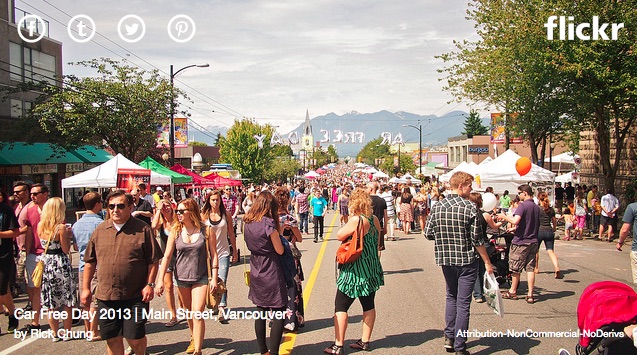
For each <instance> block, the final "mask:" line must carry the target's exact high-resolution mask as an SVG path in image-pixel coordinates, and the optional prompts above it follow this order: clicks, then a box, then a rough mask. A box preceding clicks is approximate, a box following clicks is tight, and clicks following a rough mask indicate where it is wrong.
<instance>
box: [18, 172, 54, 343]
mask: <svg viewBox="0 0 637 355" xmlns="http://www.w3.org/2000/svg"><path fill="white" fill-rule="evenodd" d="M30 196H31V200H32V201H33V203H32V204H31V205H30V206H29V207H28V208H27V212H26V218H25V219H24V220H23V222H22V223H24V225H26V226H27V231H26V238H25V242H24V245H25V250H26V253H27V261H26V268H27V280H26V281H27V293H28V294H29V301H30V302H31V307H32V309H33V311H34V312H35V313H33V316H34V317H33V320H32V321H31V323H30V324H27V325H26V326H25V327H24V328H22V330H23V331H25V330H26V331H28V332H29V333H30V332H31V330H32V329H38V330H39V329H40V308H41V306H40V288H39V287H35V285H34V284H33V280H32V279H31V275H33V271H34V270H35V265H36V263H37V260H36V258H37V257H38V255H41V254H42V253H44V248H43V247H42V243H40V238H39V237H38V224H39V223H40V214H41V213H42V207H44V203H45V202H46V201H47V200H48V199H49V188H48V187H47V186H46V185H44V184H39V183H38V184H34V185H33V186H31V193H30Z"/></svg>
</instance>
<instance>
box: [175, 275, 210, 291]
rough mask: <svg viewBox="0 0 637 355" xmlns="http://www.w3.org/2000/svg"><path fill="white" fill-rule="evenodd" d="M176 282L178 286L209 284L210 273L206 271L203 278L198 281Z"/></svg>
mask: <svg viewBox="0 0 637 355" xmlns="http://www.w3.org/2000/svg"><path fill="white" fill-rule="evenodd" d="M175 284H176V285H177V287H181V288H191V287H192V286H194V285H207V284H208V273H204V274H203V276H201V278H199V280H197V281H179V280H175Z"/></svg>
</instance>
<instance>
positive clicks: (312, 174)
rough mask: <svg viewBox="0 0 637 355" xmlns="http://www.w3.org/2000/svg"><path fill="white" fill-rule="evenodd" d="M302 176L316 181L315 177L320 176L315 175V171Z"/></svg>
mask: <svg viewBox="0 0 637 355" xmlns="http://www.w3.org/2000/svg"><path fill="white" fill-rule="evenodd" d="M303 176H305V177H306V178H308V179H316V178H317V177H319V176H321V175H320V174H319V173H317V172H316V171H314V170H310V171H308V172H307V173H305V175H303Z"/></svg>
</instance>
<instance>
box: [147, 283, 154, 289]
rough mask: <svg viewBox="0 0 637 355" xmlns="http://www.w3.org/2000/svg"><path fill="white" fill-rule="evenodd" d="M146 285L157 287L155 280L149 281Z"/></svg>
mask: <svg viewBox="0 0 637 355" xmlns="http://www.w3.org/2000/svg"><path fill="white" fill-rule="evenodd" d="M146 286H150V287H152V288H155V283H154V282H149V283H147V284H146Z"/></svg>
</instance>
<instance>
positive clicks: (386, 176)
mask: <svg viewBox="0 0 637 355" xmlns="http://www.w3.org/2000/svg"><path fill="white" fill-rule="evenodd" d="M372 176H373V177H375V178H377V179H381V178H388V177H389V175H387V174H385V173H384V172H382V171H380V170H379V171H377V172H375V173H374V174H373V175H372Z"/></svg>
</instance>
